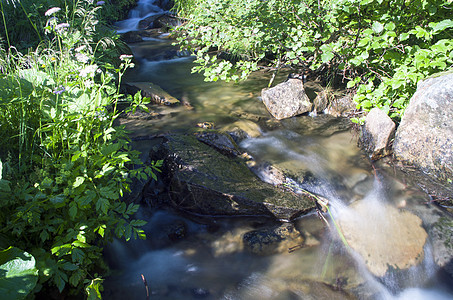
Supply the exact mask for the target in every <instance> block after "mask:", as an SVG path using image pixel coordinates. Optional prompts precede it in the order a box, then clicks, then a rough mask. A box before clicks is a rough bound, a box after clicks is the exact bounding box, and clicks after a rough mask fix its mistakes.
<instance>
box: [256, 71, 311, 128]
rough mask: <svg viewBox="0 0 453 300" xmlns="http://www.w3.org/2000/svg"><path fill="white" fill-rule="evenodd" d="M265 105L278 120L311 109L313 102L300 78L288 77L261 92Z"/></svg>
mask: <svg viewBox="0 0 453 300" xmlns="http://www.w3.org/2000/svg"><path fill="white" fill-rule="evenodd" d="M261 97H262V99H263V102H264V105H266V108H267V109H268V111H269V112H270V113H271V114H272V116H274V117H275V118H276V119H277V120H281V119H285V118H290V117H294V116H297V115H300V114H303V113H306V112H309V111H311V108H312V103H311V102H310V99H309V98H308V96H307V95H306V94H305V90H304V84H303V82H302V80H299V79H291V78H290V79H288V80H287V81H285V82H283V83H280V84H278V85H276V86H274V87H272V88H269V89H263V90H262V92H261Z"/></svg>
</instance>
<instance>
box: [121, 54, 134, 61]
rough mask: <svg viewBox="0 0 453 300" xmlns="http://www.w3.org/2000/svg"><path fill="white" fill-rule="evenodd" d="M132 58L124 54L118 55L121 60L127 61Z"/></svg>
mask: <svg viewBox="0 0 453 300" xmlns="http://www.w3.org/2000/svg"><path fill="white" fill-rule="evenodd" d="M132 57H134V56H133V55H126V54H123V55H120V59H121V60H126V59H129V58H132Z"/></svg>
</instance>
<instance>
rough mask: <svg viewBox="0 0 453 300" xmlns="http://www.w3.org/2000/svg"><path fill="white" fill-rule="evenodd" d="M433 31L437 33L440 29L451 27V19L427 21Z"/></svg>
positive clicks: (452, 24)
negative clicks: (435, 21)
mask: <svg viewBox="0 0 453 300" xmlns="http://www.w3.org/2000/svg"><path fill="white" fill-rule="evenodd" d="M429 26H430V27H431V28H432V29H433V31H434V33H439V32H440V31H442V30H445V29H447V28H451V27H453V21H452V20H450V19H446V20H442V21H440V22H438V23H429Z"/></svg>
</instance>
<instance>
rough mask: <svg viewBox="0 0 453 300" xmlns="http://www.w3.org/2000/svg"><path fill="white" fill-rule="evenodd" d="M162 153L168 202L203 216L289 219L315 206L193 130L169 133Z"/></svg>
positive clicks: (307, 198) (160, 154)
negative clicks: (265, 179) (260, 175)
mask: <svg viewBox="0 0 453 300" xmlns="http://www.w3.org/2000/svg"><path fill="white" fill-rule="evenodd" d="M159 152H160V153H158V154H157V155H158V156H160V157H162V155H163V156H165V157H166V158H165V167H164V173H166V174H164V175H166V176H167V178H168V179H167V180H168V183H167V185H168V187H169V195H170V197H171V201H170V203H169V204H170V205H172V206H174V207H176V208H178V209H181V210H184V211H188V212H192V213H197V214H202V215H254V216H269V217H273V218H277V219H292V218H295V217H297V216H300V215H301V214H304V213H307V212H308V211H310V210H312V209H314V207H315V204H314V202H313V201H312V200H311V198H309V197H305V196H304V195H301V196H297V195H295V194H293V193H291V192H289V191H284V190H282V189H280V188H278V187H274V186H272V185H270V184H268V183H264V182H262V181H260V180H259V179H258V178H257V177H256V176H255V175H254V174H253V173H252V172H251V171H250V170H249V169H248V167H247V165H246V163H245V161H244V160H243V159H241V158H238V157H232V156H226V155H223V154H221V153H220V152H218V151H217V150H216V149H215V148H213V147H211V146H208V145H206V144H205V143H202V142H200V141H198V140H197V138H196V137H195V136H193V135H171V136H168V137H167V141H166V142H165V143H163V145H162V147H161V150H160V151H159Z"/></svg>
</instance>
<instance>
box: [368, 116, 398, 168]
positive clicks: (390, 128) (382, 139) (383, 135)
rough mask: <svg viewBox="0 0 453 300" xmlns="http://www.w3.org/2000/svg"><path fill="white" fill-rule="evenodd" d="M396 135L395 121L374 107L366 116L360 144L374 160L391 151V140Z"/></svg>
mask: <svg viewBox="0 0 453 300" xmlns="http://www.w3.org/2000/svg"><path fill="white" fill-rule="evenodd" d="M394 135H395V123H393V121H392V120H391V119H390V117H389V116H388V115H387V114H386V113H385V112H383V111H382V110H380V109H379V108H377V107H375V108H373V109H372V110H371V111H370V112H369V113H368V115H367V116H366V120H365V125H364V126H363V127H362V131H361V134H360V144H361V146H362V148H363V149H364V150H365V152H367V154H368V155H369V156H370V157H371V159H372V160H377V159H379V158H381V157H384V156H387V155H389V154H390V153H391V147H390V142H391V140H392V139H393V137H394Z"/></svg>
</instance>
